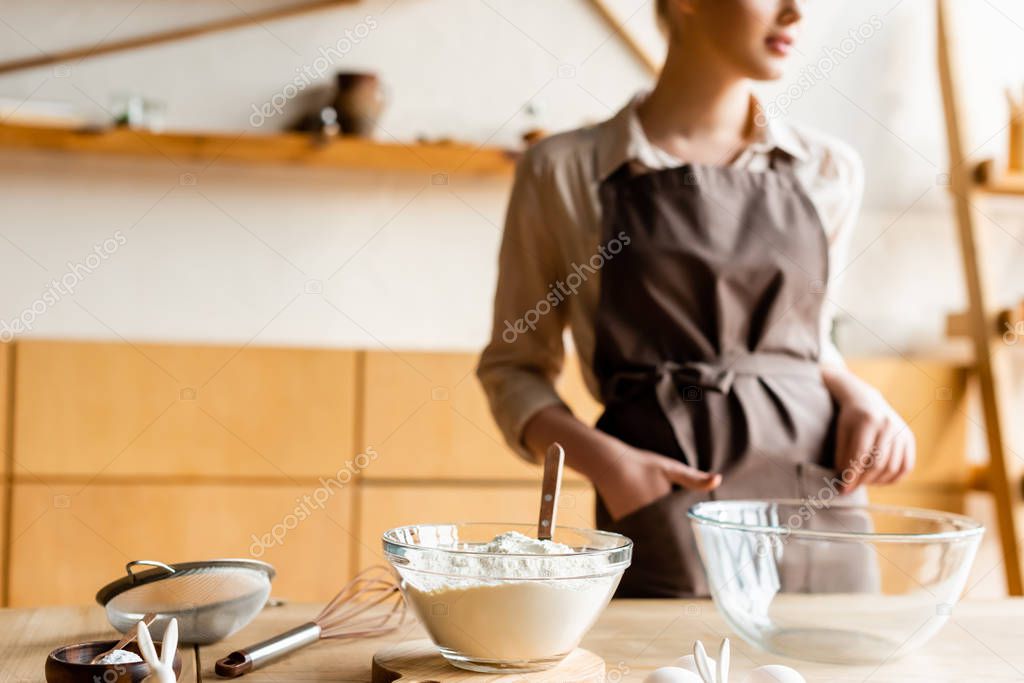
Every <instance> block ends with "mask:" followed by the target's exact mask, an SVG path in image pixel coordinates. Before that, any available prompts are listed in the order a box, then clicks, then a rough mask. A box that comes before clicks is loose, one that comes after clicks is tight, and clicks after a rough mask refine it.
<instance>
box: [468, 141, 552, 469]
mask: <svg viewBox="0 0 1024 683" xmlns="http://www.w3.org/2000/svg"><path fill="white" fill-rule="evenodd" d="M544 187H545V186H544V184H543V181H542V178H541V172H540V171H539V169H538V168H537V165H536V163H535V162H534V159H533V158H532V155H530V154H527V155H526V157H524V158H523V159H522V160H521V161H520V163H519V167H518V169H517V171H516V180H515V183H514V185H513V188H512V195H511V199H510V200H509V208H508V213H507V216H506V220H505V231H504V235H503V237H502V242H501V251H500V254H499V257H498V285H497V291H496V293H495V297H494V319H493V324H492V328H491V339H490V342H489V343H488V345H487V347H486V348H485V349H484V351H483V354H482V355H481V357H480V363H479V365H478V367H477V377H478V378H479V379H480V382H481V384H482V385H483V389H484V392H485V393H486V395H487V400H488V402H489V403H490V407H491V412H492V413H493V415H494V418H495V420H496V422H497V423H498V427H499V429H500V430H501V432H502V434H503V435H504V437H505V440H506V441H507V442H508V444H509V445H510V446H511V447H512V448H513V449H515V451H516V452H517V453H518V454H519V455H520V456H522V457H523V458H525V459H526V460H528V461H530V462H534V461H535V458H534V456H533V454H532V453H530V452H529V450H528V449H527V448H526V446H525V445H524V444H523V429H524V428H525V426H526V423H527V422H529V420H530V418H531V417H533V416H534V415H535V414H536V413H537V412H539V411H540V410H542V409H543V408H546V407H548V406H552V405H562V406H565V402H564V401H563V400H562V399H561V398H560V397H559V395H558V393H557V392H556V391H555V387H554V382H555V379H556V378H557V377H558V375H559V374H560V373H561V371H562V366H563V362H564V356H565V349H564V345H563V342H562V335H563V332H564V330H565V326H566V322H567V316H568V312H567V311H566V310H565V308H566V306H568V303H566V302H563V301H562V299H561V298H560V297H559V295H558V294H557V293H556V291H555V289H554V287H555V286H556V284H557V283H558V281H559V279H560V277H561V276H560V272H561V271H562V270H563V269H564V268H563V266H562V265H560V264H562V263H563V262H564V259H562V258H560V256H559V255H560V254H561V249H559V246H558V240H557V237H556V235H554V233H553V232H552V230H551V226H550V225H549V224H548V222H547V221H545V216H546V215H551V214H550V212H549V211H547V210H546V209H547V207H546V206H545V199H548V200H550V199H552V198H551V197H545V194H546V193H545V192H544ZM559 304H561V305H559ZM566 409H568V407H567V406H566Z"/></svg>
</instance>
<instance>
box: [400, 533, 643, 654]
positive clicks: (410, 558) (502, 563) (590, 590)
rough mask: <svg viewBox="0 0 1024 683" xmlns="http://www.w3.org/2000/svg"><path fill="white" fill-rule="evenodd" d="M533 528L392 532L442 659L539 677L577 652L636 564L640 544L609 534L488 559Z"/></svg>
mask: <svg viewBox="0 0 1024 683" xmlns="http://www.w3.org/2000/svg"><path fill="white" fill-rule="evenodd" d="M536 529H537V527H536V525H528V524H491V523H479V524H470V523H463V524H420V525H415V526H405V527H399V528H397V529H392V530H390V531H388V532H387V533H385V534H384V539H383V541H384V554H385V555H386V556H387V558H388V561H389V562H390V563H391V565H392V566H393V567H394V569H395V571H397V572H398V575H399V577H400V579H401V581H400V584H401V588H402V594H403V595H404V596H405V600H406V602H407V603H408V604H409V606H410V607H412V609H413V611H414V612H416V615H417V616H418V617H419V620H420V622H421V623H422V624H423V626H424V628H426V630H427V633H428V634H429V635H430V637H431V639H432V640H433V641H434V643H435V644H436V645H437V646H438V649H439V650H440V651H441V654H442V655H443V656H444V657H445V659H447V660H448V661H449V662H451V663H452V664H454V665H455V666H457V667H460V668H463V669H468V670H470V671H481V672H486V673H510V672H527V671H540V670H543V669H548V668H550V667H552V666H555V665H556V664H558V663H559V662H560V661H562V659H564V658H565V657H566V656H567V655H568V654H569V653H570V652H572V651H573V650H574V649H575V648H576V646H577V645H579V642H580V640H582V638H583V636H584V635H585V634H586V632H587V631H588V630H590V627H591V626H593V624H594V622H595V621H596V620H597V618H598V616H600V614H601V612H602V611H603V610H604V608H605V606H606V605H607V604H608V601H609V600H610V599H611V597H612V594H613V593H614V592H615V588H616V586H618V584H619V579H620V578H622V573H623V572H624V571H625V569H626V567H628V566H629V562H630V557H631V556H632V549H633V543H632V541H630V540H629V539H628V538H626V537H625V536H620V535H619V534H614V533H610V532H606V531H594V530H590V529H572V528H566V527H559V528H558V529H557V530H556V532H555V537H554V539H553V540H554V541H555V542H557V543H562V544H565V545H567V546H570V547H571V548H572V552H571V553H563V554H551V555H542V554H527V553H518V554H508V553H498V552H491V551H488V550H487V548H486V546H487V545H488V543H490V542H491V540H492V539H494V538H495V537H496V536H498V535H500V534H503V533H506V532H508V531H518V532H520V533H522V534H523V535H526V536H532V535H533V534H534V533H535V532H536Z"/></svg>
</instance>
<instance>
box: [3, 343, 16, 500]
mask: <svg viewBox="0 0 1024 683" xmlns="http://www.w3.org/2000/svg"><path fill="white" fill-rule="evenodd" d="M13 358H14V346H13V345H11V344H3V343H0V475H2V474H4V473H6V472H7V468H8V465H9V462H8V461H9V460H10V453H9V452H8V451H9V449H10V447H11V433H10V431H9V430H10V428H11V420H10V417H11V410H12V408H13V406H12V405H11V399H12V398H13V395H12V391H11V390H12V389H13V386H12V384H11V382H12V381H13V380H14V377H13V373H12V368H11V363H12V361H13ZM0 507H2V506H0Z"/></svg>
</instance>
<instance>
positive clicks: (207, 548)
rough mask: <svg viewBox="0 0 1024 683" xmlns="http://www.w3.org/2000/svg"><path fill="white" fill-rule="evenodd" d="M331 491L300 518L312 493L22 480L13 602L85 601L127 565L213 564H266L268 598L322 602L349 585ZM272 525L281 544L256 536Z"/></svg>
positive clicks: (336, 500)
mask: <svg viewBox="0 0 1024 683" xmlns="http://www.w3.org/2000/svg"><path fill="white" fill-rule="evenodd" d="M331 491H332V492H333V493H332V495H330V496H328V497H323V496H321V500H323V501H324V502H323V507H322V508H314V507H311V506H310V505H307V506H306V510H307V511H308V514H307V515H305V516H304V517H305V518H304V519H302V520H301V521H300V520H299V516H298V515H297V514H296V507H298V506H299V505H301V503H300V502H299V499H301V497H302V496H305V495H311V496H312V495H313V494H314V490H312V489H310V488H308V487H294V486H269V485H256V484H246V485H241V486H229V485H190V486H184V485H171V484H168V485H164V484H149V485H124V484H103V483H93V484H90V485H88V486H85V487H84V488H83V487H82V486H81V485H80V484H49V485H48V484H30V483H19V484H18V485H17V487H16V489H15V493H14V506H13V520H12V522H13V524H12V539H13V543H12V546H11V550H12V554H11V577H10V578H11V595H12V600H11V604H12V606H15V607H22V606H36V605H56V604H88V603H91V602H92V601H93V600H94V596H95V594H96V591H97V590H98V589H99V588H100V587H102V586H103V585H105V584H106V583H108V582H109V581H112V580H114V579H116V578H118V577H119V576H122V575H123V574H124V565H125V563H127V562H129V561H131V560H137V559H155V560H160V561H163V562H180V561H190V560H202V559H211V558H217V557H243V558H253V559H260V560H263V561H266V562H270V563H271V564H272V565H274V566H275V567H276V568H277V571H278V578H277V579H276V580H275V581H274V590H273V594H274V595H276V596H279V597H285V598H288V599H292V600H307V601H325V600H327V599H329V598H330V597H331V596H332V595H334V593H335V592H337V590H338V589H339V588H340V587H341V586H342V584H344V582H345V581H346V580H347V578H348V567H349V565H350V562H349V557H348V552H349V549H350V548H351V547H352V546H351V538H352V536H351V534H350V526H351V518H350V514H349V511H350V507H349V495H350V492H349V491H348V490H346V489H341V490H339V489H337V488H332V489H331ZM275 525H284V526H280V527H277V537H278V538H279V539H280V542H277V541H274V540H272V538H271V537H267V538H263V537H264V536H265V535H266V534H271V533H273V532H274V530H275ZM289 526H290V527H292V528H291V529H289V528H287V527H289ZM255 539H261V541H260V543H257V541H256V540H255ZM268 542H269V543H268ZM261 544H262V545H261Z"/></svg>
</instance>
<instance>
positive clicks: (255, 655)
mask: <svg viewBox="0 0 1024 683" xmlns="http://www.w3.org/2000/svg"><path fill="white" fill-rule="evenodd" d="M320 631H321V629H320V625H319V624H316V623H314V622H312V621H311V622H309V623H307V624H302V625H301V626H296V627H295V628H293V629H292V630H290V631H286V632H284V633H282V634H280V635H276V636H274V637H273V638H268V639H267V640H264V641H263V642H261V643H257V644H255V645H250V646H249V647H245V648H242V649H240V650H235V651H234V652H232V653H231V654H229V655H228V656H227V657H224V658H223V659H220V660H218V661H217V663H216V664H215V665H214V667H213V669H214V671H215V672H216V673H217V675H218V676H221V677H222V678H238V677H239V676H244V675H245V674H247V673H249V672H250V671H252V670H254V669H258V668H260V667H261V666H263V665H265V664H269V663H270V662H273V661H274V660H276V659H280V658H281V657H284V656H285V655H287V654H290V653H292V652H295V651H296V650H298V649H300V648H303V647H306V646H307V645H312V644H313V643H315V642H316V641H318V640H319V639H320Z"/></svg>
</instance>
